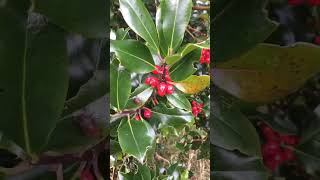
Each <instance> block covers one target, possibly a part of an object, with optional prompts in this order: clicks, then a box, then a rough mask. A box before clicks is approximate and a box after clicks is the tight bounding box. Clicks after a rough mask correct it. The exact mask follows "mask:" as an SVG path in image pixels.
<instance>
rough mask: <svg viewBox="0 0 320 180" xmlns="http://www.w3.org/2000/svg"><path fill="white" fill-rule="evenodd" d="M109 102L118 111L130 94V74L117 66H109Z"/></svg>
mask: <svg viewBox="0 0 320 180" xmlns="http://www.w3.org/2000/svg"><path fill="white" fill-rule="evenodd" d="M110 77H111V78H110V84H111V85H112V86H111V87H110V102H111V105H112V106H114V107H115V108H116V109H117V110H118V111H119V110H122V109H123V108H124V107H125V106H126V104H127V102H128V99H129V96H130V92H131V77H130V73H129V72H128V71H127V70H125V69H121V68H120V67H119V66H116V65H114V64H110Z"/></svg>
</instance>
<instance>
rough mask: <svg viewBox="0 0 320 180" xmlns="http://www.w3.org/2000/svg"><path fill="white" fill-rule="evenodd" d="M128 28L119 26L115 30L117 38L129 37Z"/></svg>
mask: <svg viewBox="0 0 320 180" xmlns="http://www.w3.org/2000/svg"><path fill="white" fill-rule="evenodd" d="M129 30H130V28H126V29H124V28H119V29H117V31H116V36H117V40H125V39H129Z"/></svg>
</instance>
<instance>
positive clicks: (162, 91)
mask: <svg viewBox="0 0 320 180" xmlns="http://www.w3.org/2000/svg"><path fill="white" fill-rule="evenodd" d="M157 90H158V95H159V96H164V95H166V91H167V84H166V83H165V82H161V83H160V84H158V86H157Z"/></svg>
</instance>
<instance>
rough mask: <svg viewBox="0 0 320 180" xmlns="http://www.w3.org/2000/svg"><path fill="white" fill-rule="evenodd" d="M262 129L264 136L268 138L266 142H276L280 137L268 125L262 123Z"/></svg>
mask: <svg viewBox="0 0 320 180" xmlns="http://www.w3.org/2000/svg"><path fill="white" fill-rule="evenodd" d="M260 128H261V132H262V134H263V136H264V137H265V138H266V140H276V139H277V137H278V134H277V133H276V132H275V131H274V130H273V129H271V128H270V127H269V126H268V125H266V124H265V123H262V124H261V125H260Z"/></svg>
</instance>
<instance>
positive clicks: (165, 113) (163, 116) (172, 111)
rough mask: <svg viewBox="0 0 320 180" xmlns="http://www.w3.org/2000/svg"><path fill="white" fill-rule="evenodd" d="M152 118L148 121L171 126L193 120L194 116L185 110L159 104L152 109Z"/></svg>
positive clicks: (179, 125)
mask: <svg viewBox="0 0 320 180" xmlns="http://www.w3.org/2000/svg"><path fill="white" fill-rule="evenodd" d="M151 111H152V118H151V121H152V122H150V123H155V124H157V123H162V124H167V125H169V126H173V127H181V126H182V125H184V124H186V123H191V122H193V121H194V116H193V115H192V114H191V113H190V112H187V111H183V110H180V109H178V108H167V107H166V106H164V105H162V104H160V105H158V106H156V107H154V108H153V109H152V110H151Z"/></svg>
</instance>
